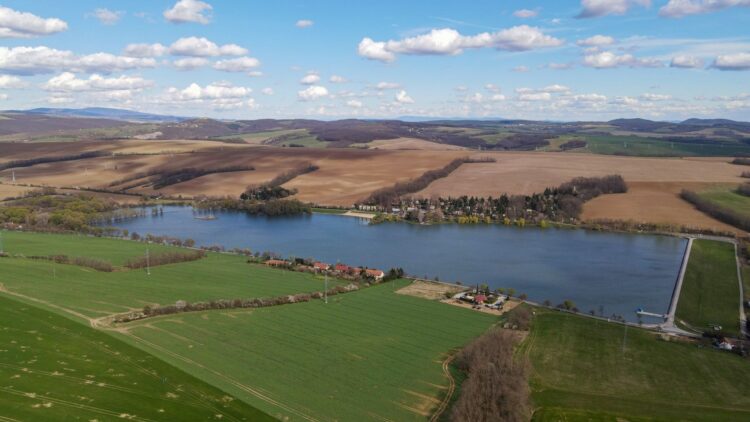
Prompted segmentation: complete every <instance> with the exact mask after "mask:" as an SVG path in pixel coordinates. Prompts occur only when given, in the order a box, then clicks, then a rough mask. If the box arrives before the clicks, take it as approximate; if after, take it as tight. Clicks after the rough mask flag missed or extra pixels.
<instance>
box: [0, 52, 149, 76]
mask: <svg viewBox="0 0 750 422" xmlns="http://www.w3.org/2000/svg"><path fill="white" fill-rule="evenodd" d="M155 66H156V61H155V60H154V59H150V58H134V57H124V56H115V55H113V54H109V53H94V54H88V55H85V56H78V55H76V54H74V53H73V52H71V51H67V50H57V49H54V48H49V47H45V46H39V47H13V48H8V47H0V71H5V72H8V73H14V74H22V75H34V74H42V73H53V72H55V71H68V72H101V73H112V72H118V71H123V70H129V69H137V68H146V67H155Z"/></svg>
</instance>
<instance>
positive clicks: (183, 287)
mask: <svg viewBox="0 0 750 422" xmlns="http://www.w3.org/2000/svg"><path fill="white" fill-rule="evenodd" d="M3 238H4V239H5V246H6V250H8V251H9V252H10V253H11V254H20V253H21V252H22V251H23V252H24V253H26V254H29V255H30V254H37V255H47V254H52V253H58V249H63V250H64V251H66V252H67V253H69V254H70V255H71V256H73V255H82V256H85V255H87V254H86V253H87V252H91V255H96V256H97V257H99V258H101V259H108V260H112V261H117V262H123V261H124V260H125V259H127V258H128V257H130V256H132V254H136V255H138V254H140V253H141V249H140V248H145V246H146V245H145V244H142V243H138V242H129V241H118V240H109V239H97V238H90V237H84V236H80V237H79V236H62V235H39V234H33V233H17V232H4V236H3ZM245 259H246V258H244V257H241V256H234V255H229V254H209V255H208V257H206V258H204V259H201V260H199V261H193V262H186V263H180V264H171V265H164V266H159V267H152V269H151V275H150V276H148V275H146V274H145V273H144V272H143V271H141V270H137V271H135V270H134V271H124V270H123V271H115V272H111V273H104V272H97V271H94V270H91V269H89V268H84V267H79V266H75V265H62V264H53V263H52V262H49V261H43V260H32V259H29V258H23V257H9V258H0V268H1V270H2V271H0V283H2V287H3V289H5V290H6V291H5V292H0V295H2V296H3V297H9V298H12V299H13V300H18V301H21V302H23V303H25V304H26V305H24V306H28V308H29V309H31V307H30V306H29V305H33V306H37V307H46V308H47V309H48V310H49V311H52V312H54V313H55V314H56V315H57V316H61V315H63V316H66V317H68V318H70V319H72V320H73V321H78V322H79V323H80V324H81V325H80V327H82V329H83V328H85V326H87V325H89V324H93V325H95V326H101V325H100V324H99V322H98V320H97V318H102V317H106V316H108V315H112V314H114V313H121V312H126V311H128V310H129V309H134V308H141V307H143V306H144V305H146V304H150V303H160V304H170V303H174V302H175V301H176V300H187V301H206V300H210V299H220V298H230V299H231V298H236V297H239V298H251V297H260V296H277V295H281V294H291V293H299V292H309V291H315V290H321V289H322V287H323V280H321V279H320V278H317V277H315V276H313V275H310V274H306V273H297V272H290V271H282V270H278V269H271V268H267V267H265V266H262V265H254V264H247V263H246V262H245ZM329 283H336V281H334V280H329ZM395 283H396V284H394V283H387V284H383V285H378V286H375V287H371V288H367V289H363V290H361V291H359V292H353V293H348V294H344V295H338V296H332V297H331V298H330V303H328V304H325V303H323V302H322V301H320V300H315V301H312V302H308V303H299V304H293V305H285V306H277V307H270V308H261V309H228V310H217V311H206V312H195V313H184V314H177V315H169V316H164V317H156V318H150V319H146V320H142V321H136V322H132V323H129V324H124V325H118V326H117V327H116V328H117V330H112V329H111V328H108V327H107V326H106V325H104V326H103V327H104V328H103V329H105V330H107V331H106V332H107V333H108V334H110V335H113V336H116V337H118V338H120V339H121V340H124V341H125V342H127V343H130V344H131V345H135V346H137V347H139V348H140V349H142V350H144V351H145V352H149V353H152V354H153V355H154V356H156V357H158V358H162V359H163V360H164V361H166V362H167V363H169V364H172V365H174V366H175V367H177V368H179V369H181V370H183V371H185V372H187V373H189V374H190V375H192V376H195V377H196V378H198V379H201V380H203V381H205V382H208V383H209V384H211V385H213V386H215V387H217V388H219V389H221V390H222V391H226V392H227V393H228V394H231V395H233V396H235V397H237V398H238V399H239V400H242V401H244V402H246V403H247V404H248V405H250V406H253V407H255V408H258V409H261V410H262V411H264V412H266V413H268V414H270V415H273V416H275V417H279V418H285V417H289V418H291V420H333V419H338V420H377V419H381V420H382V419H384V418H385V419H390V420H422V419H424V418H425V417H427V416H429V415H430V414H431V412H432V411H433V409H434V408H435V406H436V405H437V403H438V402H439V400H440V399H441V398H442V396H443V395H444V394H445V388H446V386H447V384H448V382H447V380H446V378H445V376H444V374H443V372H442V361H443V360H444V359H445V358H446V357H447V356H448V354H449V353H450V352H451V351H453V350H455V349H457V348H460V347H461V346H462V345H464V344H466V343H467V342H469V341H470V340H471V339H472V338H474V337H476V336H477V335H479V334H481V333H482V332H484V331H485V330H486V329H487V328H489V327H490V326H491V325H492V324H493V323H494V322H495V321H496V320H497V318H496V317H494V316H492V315H487V314H482V313H477V312H473V311H469V310H466V309H461V308H457V307H453V306H448V305H445V304H441V303H437V302H432V301H428V300H424V299H419V298H415V297H411V296H405V295H401V294H397V293H395V292H394V290H395V287H396V285H398V284H401V285H403V284H404V283H407V282H406V281H405V280H399V281H397V282H395ZM102 335H103V334H102ZM0 359H2V354H0ZM0 362H3V361H2V360H0ZM117 368H118V367H114V369H115V370H117ZM157 419H158V418H157Z"/></svg>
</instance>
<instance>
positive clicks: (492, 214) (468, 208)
mask: <svg viewBox="0 0 750 422" xmlns="http://www.w3.org/2000/svg"><path fill="white" fill-rule="evenodd" d="M627 190H628V187H627V184H626V183H625V181H624V180H623V178H622V176H619V175H610V176H604V177H578V178H575V179H573V180H571V181H570V182H566V183H563V184H562V185H560V186H558V187H556V188H548V189H545V191H544V192H543V193H537V194H533V195H510V196H509V195H505V194H504V195H501V196H500V197H497V198H492V197H488V198H482V197H469V196H461V197H457V198H452V197H449V198H438V199H401V200H399V202H397V203H394V204H392V205H391V206H392V207H396V208H397V209H398V212H397V213H396V214H395V217H396V218H392V217H390V216H388V215H387V214H381V215H379V216H378V217H376V219H375V222H380V221H390V220H393V219H404V220H407V221H413V222H420V223H421V222H442V221H454V222H457V223H460V224H476V223H494V222H500V223H503V224H506V225H509V224H513V225H517V226H520V227H523V226H525V225H526V224H532V223H533V224H539V225H542V226H545V224H546V222H547V221H553V222H575V221H576V219H577V218H578V217H579V216H580V214H581V212H582V210H583V204H584V203H585V202H586V201H589V200H591V199H593V198H596V197H597V196H599V195H603V194H613V193H625V192H627ZM391 215H393V214H391Z"/></svg>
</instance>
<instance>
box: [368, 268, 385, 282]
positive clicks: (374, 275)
mask: <svg viewBox="0 0 750 422" xmlns="http://www.w3.org/2000/svg"><path fill="white" fill-rule="evenodd" d="M365 272H366V274H367V275H368V276H369V277H372V278H374V279H375V281H380V280H382V279H383V277H385V273H384V272H382V271H380V270H375V269H371V268H368V269H367V270H365Z"/></svg>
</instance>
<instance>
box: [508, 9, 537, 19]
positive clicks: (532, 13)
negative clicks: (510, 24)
mask: <svg viewBox="0 0 750 422" xmlns="http://www.w3.org/2000/svg"><path fill="white" fill-rule="evenodd" d="M537 15H539V10H538V9H535V10H531V9H521V10H516V11H515V12H513V16H515V17H517V18H521V19H528V18H535V17H537Z"/></svg>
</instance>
